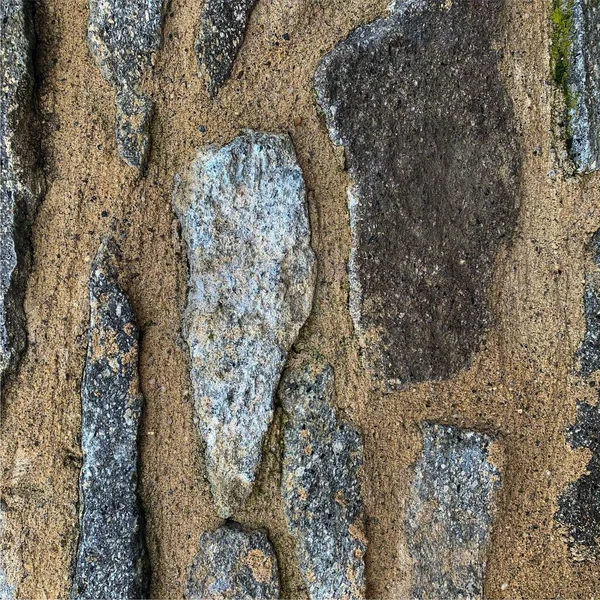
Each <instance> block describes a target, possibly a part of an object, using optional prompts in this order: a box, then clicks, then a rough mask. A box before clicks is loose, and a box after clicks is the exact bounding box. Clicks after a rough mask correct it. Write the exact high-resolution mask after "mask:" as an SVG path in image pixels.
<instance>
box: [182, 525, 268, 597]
mask: <svg viewBox="0 0 600 600" xmlns="http://www.w3.org/2000/svg"><path fill="white" fill-rule="evenodd" d="M186 598H188V600H217V599H218V600H225V599H231V600H276V599H277V598H279V570H278V568H277V557H276V556H275V552H274V550H273V547H272V546H271V542H270V541H269V538H268V536H267V533H266V532H265V531H263V530H260V529H258V530H248V529H245V528H244V527H242V526H241V525H239V524H238V523H235V522H233V521H228V522H226V523H225V524H224V525H222V526H221V527H219V528H218V529H216V530H215V531H209V532H206V533H203V534H202V535H201V536H200V540H199V542H198V554H197V555H196V558H195V559H194V563H193V564H192V567H191V569H190V573H189V577H188V585H187V594H186Z"/></svg>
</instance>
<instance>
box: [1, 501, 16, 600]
mask: <svg viewBox="0 0 600 600" xmlns="http://www.w3.org/2000/svg"><path fill="white" fill-rule="evenodd" d="M5 510H6V509H5V505H4V501H2V500H0V600H13V598H14V597H15V587H14V586H13V585H11V584H10V582H9V580H8V569H7V564H6V550H7V545H6V543H5V530H4V528H5V524H4V523H5V516H4V513H5Z"/></svg>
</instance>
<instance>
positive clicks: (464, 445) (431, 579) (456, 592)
mask: <svg viewBox="0 0 600 600" xmlns="http://www.w3.org/2000/svg"><path fill="white" fill-rule="evenodd" d="M494 444H495V442H493V440H492V439H491V438H490V437H489V436H487V435H485V434H483V433H477V432H473V431H466V430H463V429H458V428H456V427H450V426H447V425H436V424H431V423H425V424H424V425H423V451H422V453H421V456H420V458H419V460H418V462H417V465H416V469H415V475H414V480H413V484H412V493H411V496H410V499H409V505H408V512H407V519H406V523H407V538H408V547H409V551H410V556H411V558H412V559H413V571H412V572H413V585H412V590H411V597H413V598H445V599H451V598H482V597H483V584H484V577H485V567H486V558H487V552H488V549H489V544H490V533H491V527H492V521H493V517H494V512H495V509H496V503H497V496H498V490H499V488H500V483H501V481H500V477H501V472H500V467H501V465H499V464H497V461H498V459H499V458H501V456H502V455H501V454H500V453H499V452H497V451H496V452H495V451H494ZM495 460H496V462H495Z"/></svg>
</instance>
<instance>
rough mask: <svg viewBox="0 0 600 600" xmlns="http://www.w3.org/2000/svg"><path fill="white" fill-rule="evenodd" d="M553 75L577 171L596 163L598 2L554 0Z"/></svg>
mask: <svg viewBox="0 0 600 600" xmlns="http://www.w3.org/2000/svg"><path fill="white" fill-rule="evenodd" d="M553 5H554V6H553V13H552V18H553V21H554V32H553V36H552V58H553V69H554V79H555V81H556V83H557V84H558V85H559V86H560V87H561V90H562V93H563V95H564V101H565V112H566V115H565V116H566V119H565V121H566V137H567V147H568V148H569V151H570V155H571V158H572V159H573V162H574V163H575V167H576V168H577V170H578V171H579V172H582V173H589V172H591V171H595V170H596V169H597V168H598V166H599V163H600V28H599V27H598V23H599V22H600V5H599V4H598V3H597V2H595V1H594V0H554V2H553Z"/></svg>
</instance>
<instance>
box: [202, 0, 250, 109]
mask: <svg viewBox="0 0 600 600" xmlns="http://www.w3.org/2000/svg"><path fill="white" fill-rule="evenodd" d="M255 4H256V0H206V2H205V3H204V8H203V9H202V21H201V26H200V34H199V35H198V39H197V40H196V56H197V58H198V64H199V65H200V68H201V69H203V70H205V72H206V75H207V76H208V81H207V88H208V91H209V92H210V94H211V96H212V97H213V98H214V97H215V96H216V95H217V93H218V91H219V89H220V88H221V86H222V85H223V84H224V83H225V81H226V80H227V78H228V77H229V74H230V73H231V68H232V67H233V61H234V60H235V57H236V55H237V53H238V50H239V48H240V46H241V45H242V42H243V40H244V32H245V31H246V23H247V21H248V17H249V16H250V13H251V12H252V9H253V8H254V5H255Z"/></svg>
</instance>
